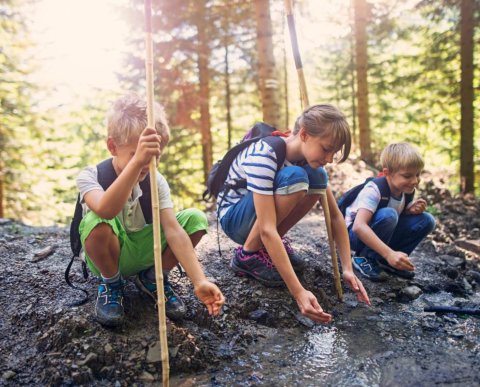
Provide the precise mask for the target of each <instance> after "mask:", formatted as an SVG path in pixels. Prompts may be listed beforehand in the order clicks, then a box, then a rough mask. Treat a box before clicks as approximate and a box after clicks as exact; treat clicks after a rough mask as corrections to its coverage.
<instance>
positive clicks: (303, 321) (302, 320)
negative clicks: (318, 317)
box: [295, 312, 315, 328]
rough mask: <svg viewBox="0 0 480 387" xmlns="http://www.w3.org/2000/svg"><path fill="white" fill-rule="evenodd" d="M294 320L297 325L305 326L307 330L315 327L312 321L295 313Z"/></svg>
mask: <svg viewBox="0 0 480 387" xmlns="http://www.w3.org/2000/svg"><path fill="white" fill-rule="evenodd" d="M295 318H296V319H297V321H298V322H299V323H301V324H303V325H305V326H306V327H307V328H313V326H314V325H315V322H314V321H312V320H310V319H309V318H308V317H305V316H304V315H303V314H301V313H300V312H297V313H295Z"/></svg>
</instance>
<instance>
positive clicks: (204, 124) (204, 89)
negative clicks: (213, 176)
mask: <svg viewBox="0 0 480 387" xmlns="http://www.w3.org/2000/svg"><path fill="white" fill-rule="evenodd" d="M197 4H198V17H197V18H196V23H197V38H198V73H199V81H200V133H201V136H202V159H203V177H204V180H205V183H206V182H207V177H208V172H209V171H210V169H211V168H212V164H213V152H212V133H211V128H210V108H209V101H210V86H209V81H210V74H209V70H208V58H209V55H210V49H209V47H208V37H207V33H206V26H207V20H206V0H201V1H198V3H197Z"/></svg>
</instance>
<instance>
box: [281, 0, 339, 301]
mask: <svg viewBox="0 0 480 387" xmlns="http://www.w3.org/2000/svg"><path fill="white" fill-rule="evenodd" d="M285 11H286V16H287V23H288V30H289V31H290V41H291V43H292V52H293V58H294V60H295V67H296V69H297V74H298V81H299V85H300V100H301V103H302V109H306V108H307V107H308V106H309V102H308V93H307V84H306V82H305V75H304V73H303V65H302V58H301V56H300V50H299V49H298V40H297V30H296V28H295V19H294V17H293V1H292V0H285ZM320 201H321V203H322V207H323V212H324V214H325V224H326V226H327V234H328V244H329V246H330V254H331V256H332V267H333V276H334V278H335V289H336V291H337V297H338V299H339V300H340V301H342V300H343V290H342V282H341V280H340V271H339V269H338V259H337V251H336V249H335V241H334V240H333V232H332V221H331V218H330V209H329V207H328V200H327V190H326V189H325V190H322V192H321V193H320Z"/></svg>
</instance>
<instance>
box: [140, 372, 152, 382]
mask: <svg viewBox="0 0 480 387" xmlns="http://www.w3.org/2000/svg"><path fill="white" fill-rule="evenodd" d="M140 380H141V381H143V382H153V381H154V380H155V378H154V377H153V375H152V374H151V373H149V372H147V371H143V372H142V374H141V375H140Z"/></svg>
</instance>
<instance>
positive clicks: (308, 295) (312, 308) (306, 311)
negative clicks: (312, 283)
mask: <svg viewBox="0 0 480 387" xmlns="http://www.w3.org/2000/svg"><path fill="white" fill-rule="evenodd" d="M295 299H296V301H297V304H298V307H299V309H300V312H301V313H302V314H303V315H304V316H305V317H308V318H309V319H311V320H313V321H317V322H323V323H329V322H330V321H332V315H330V314H328V313H325V312H324V311H323V309H322V307H321V306H320V305H319V303H318V301H317V299H316V297H315V296H314V295H313V293H312V292H309V291H308V290H305V289H304V290H303V291H302V292H300V294H298V295H297V296H296V297H295Z"/></svg>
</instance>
